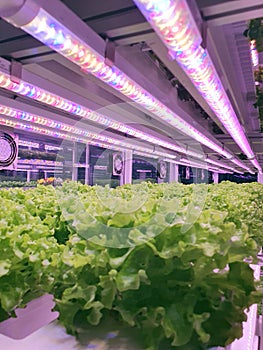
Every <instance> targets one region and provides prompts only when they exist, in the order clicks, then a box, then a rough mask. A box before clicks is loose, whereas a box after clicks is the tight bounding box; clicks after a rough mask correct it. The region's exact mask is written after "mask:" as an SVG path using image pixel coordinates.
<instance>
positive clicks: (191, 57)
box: [134, 0, 260, 169]
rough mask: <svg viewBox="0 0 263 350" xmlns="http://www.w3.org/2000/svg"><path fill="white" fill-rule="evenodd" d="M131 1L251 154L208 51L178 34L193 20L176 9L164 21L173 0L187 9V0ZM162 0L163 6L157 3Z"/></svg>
mask: <svg viewBox="0 0 263 350" xmlns="http://www.w3.org/2000/svg"><path fill="white" fill-rule="evenodd" d="M134 2H135V3H136V5H137V6H138V7H139V9H140V10H141V12H142V13H143V15H144V16H145V18H146V19H147V20H148V21H149V23H150V24H151V25H152V27H153V28H154V30H155V31H156V33H157V34H158V35H159V37H160V38H161V40H162V41H163V42H164V44H165V45H166V47H167V48H168V50H169V53H170V55H171V56H172V57H173V58H174V59H176V61H177V62H178V63H179V65H180V66H181V67H182V69H183V70H184V71H185V72H186V74H187V75H188V76H189V78H190V79H191V81H192V82H193V84H194V85H195V87H196V88H197V90H198V91H199V92H200V94H201V95H202V96H203V98H204V99H205V100H206V101H207V103H208V105H209V106H210V107H211V109H212V110H213V111H214V113H215V114H216V116H217V117H218V119H219V120H220V121H221V122H222V124H223V125H224V127H225V128H226V129H227V131H228V132H229V134H230V135H231V136H232V138H233V139H234V140H235V142H236V143H237V144H238V146H239V147H240V149H241V150H242V151H243V152H244V153H245V154H246V156H247V157H248V158H254V156H255V155H254V152H253V151H252V149H251V146H250V144H249V142H248V139H247V137H246V135H245V133H244V131H243V129H242V126H241V125H240V123H239V121H238V118H237V116H236V114H235V112H234V110H233V107H232V105H231V102H230V101H229V98H228V96H227V94H226V92H225V90H224V87H223V85H222V83H221V81H220V79H219V76H218V74H217V72H216V69H215V67H214V65H213V62H212V60H211V58H210V56H209V54H208V52H207V51H206V50H204V49H203V48H202V46H201V45H200V42H196V43H195V44H192V45H191V46H189V45H188V44H187V43H186V41H185V38H182V37H181V31H178V24H180V25H181V26H182V28H191V27H194V25H195V22H194V20H193V19H192V23H189V16H187V14H186V11H185V10H184V11H181V12H180V11H179V12H178V16H177V17H176V18H177V22H176V24H175V22H174V21H171V22H169V21H167V22H166V21H165V18H166V16H167V13H168V14H169V13H170V12H171V13H173V11H174V9H175V5H174V4H175V3H176V4H177V5H176V6H178V8H179V6H181V7H182V8H184V9H187V12H188V13H190V10H189V8H188V6H187V3H186V1H185V0H180V1H179V0H178V1H171V0H134ZM161 3H162V6H160V4H161ZM171 33H172V36H171ZM194 39H195V36H194V35H193V36H192V40H191V42H192V43H194ZM174 42H176V45H174ZM219 153H220V152H219ZM254 165H255V164H254ZM259 168H260V166H259V164H258V163H257V169H259Z"/></svg>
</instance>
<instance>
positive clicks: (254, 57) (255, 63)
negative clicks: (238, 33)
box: [250, 40, 258, 67]
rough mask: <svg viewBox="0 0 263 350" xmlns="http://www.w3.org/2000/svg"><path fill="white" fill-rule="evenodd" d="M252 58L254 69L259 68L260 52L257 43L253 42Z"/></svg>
mask: <svg viewBox="0 0 263 350" xmlns="http://www.w3.org/2000/svg"><path fill="white" fill-rule="evenodd" d="M250 56H251V62H252V64H253V67H257V66H258V52H257V49H256V41H255V40H251V41H250Z"/></svg>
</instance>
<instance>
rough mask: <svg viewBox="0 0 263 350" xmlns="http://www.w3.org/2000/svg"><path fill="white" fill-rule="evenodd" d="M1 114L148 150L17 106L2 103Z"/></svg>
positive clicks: (140, 149) (119, 145) (123, 145)
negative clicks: (12, 106)
mask: <svg viewBox="0 0 263 350" xmlns="http://www.w3.org/2000/svg"><path fill="white" fill-rule="evenodd" d="M0 114H2V115H5V116H8V117H11V118H16V119H19V120H23V121H28V122H31V123H34V124H38V125H41V126H46V127H49V128H53V129H56V130H61V131H63V132H64V131H65V132H67V133H71V134H76V135H79V136H80V137H83V138H85V140H88V139H92V140H98V141H101V142H107V143H109V144H113V145H115V146H117V147H118V148H119V149H122V148H128V149H129V148H131V149H134V150H138V151H141V152H145V150H147V148H146V147H142V146H137V145H133V144H130V143H128V142H123V141H120V140H117V139H114V138H112V137H108V136H104V135H101V134H96V133H94V132H89V131H87V130H85V129H81V128H77V127H74V126H72V125H69V124H65V123H62V122H59V121H56V120H53V119H48V118H45V117H42V116H39V115H36V114H32V113H27V112H24V111H21V110H18V109H15V108H11V107H7V106H4V105H2V104H0ZM155 153H156V154H157V155H164V154H165V156H166V157H170V158H176V156H174V155H171V154H169V153H168V154H167V153H164V152H159V151H158V152H157V151H156V152H155Z"/></svg>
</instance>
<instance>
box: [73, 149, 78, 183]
mask: <svg viewBox="0 0 263 350" xmlns="http://www.w3.org/2000/svg"><path fill="white" fill-rule="evenodd" d="M72 181H78V168H77V144H76V143H74V145H73V150H72Z"/></svg>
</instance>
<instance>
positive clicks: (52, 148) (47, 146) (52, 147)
mask: <svg viewBox="0 0 263 350" xmlns="http://www.w3.org/2000/svg"><path fill="white" fill-rule="evenodd" d="M62 149H63V148H62V147H57V146H51V145H45V150H46V151H61V150H62Z"/></svg>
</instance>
